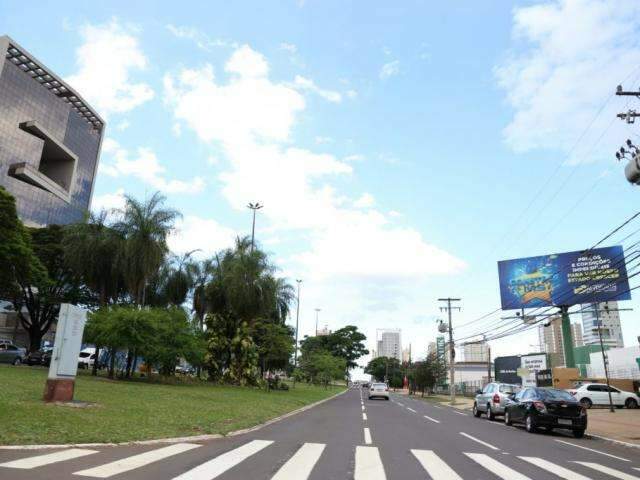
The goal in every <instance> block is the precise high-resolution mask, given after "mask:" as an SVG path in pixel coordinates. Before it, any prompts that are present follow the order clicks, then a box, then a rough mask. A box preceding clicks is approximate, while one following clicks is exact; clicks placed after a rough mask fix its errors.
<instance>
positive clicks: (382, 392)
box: [369, 383, 389, 400]
mask: <svg viewBox="0 0 640 480" xmlns="http://www.w3.org/2000/svg"><path fill="white" fill-rule="evenodd" d="M375 397H378V398H384V399H385V400H389V387H388V386H387V384H386V383H372V384H371V387H370V388H369V400H371V399H372V398H375Z"/></svg>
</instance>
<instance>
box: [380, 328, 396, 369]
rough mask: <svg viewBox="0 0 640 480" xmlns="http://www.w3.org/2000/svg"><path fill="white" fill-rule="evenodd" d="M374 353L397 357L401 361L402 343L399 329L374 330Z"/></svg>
mask: <svg viewBox="0 0 640 480" xmlns="http://www.w3.org/2000/svg"><path fill="white" fill-rule="evenodd" d="M376 345H377V347H378V348H377V349H376V355H377V356H378V357H389V358H397V359H398V361H399V362H402V343H401V331H400V329H379V330H377V331H376Z"/></svg>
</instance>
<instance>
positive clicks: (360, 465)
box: [353, 447, 387, 480]
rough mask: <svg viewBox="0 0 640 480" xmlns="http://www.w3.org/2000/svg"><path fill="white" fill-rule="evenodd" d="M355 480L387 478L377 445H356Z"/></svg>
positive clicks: (384, 479)
mask: <svg viewBox="0 0 640 480" xmlns="http://www.w3.org/2000/svg"><path fill="white" fill-rule="evenodd" d="M353 479H354V480H387V475H386V474H385V473H384V466H383V465H382V460H381V459H380V452H379V451H378V448H377V447H356V468H355V472H354V475H353Z"/></svg>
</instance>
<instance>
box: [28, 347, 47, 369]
mask: <svg viewBox="0 0 640 480" xmlns="http://www.w3.org/2000/svg"><path fill="white" fill-rule="evenodd" d="M52 355H53V348H51V347H45V348H41V349H40V350H36V351H35V352H30V353H29V354H27V356H26V357H25V358H24V363H26V364H27V365H42V366H44V367H48V366H49V365H51V357H52Z"/></svg>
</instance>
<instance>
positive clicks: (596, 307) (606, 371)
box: [593, 303, 616, 413]
mask: <svg viewBox="0 0 640 480" xmlns="http://www.w3.org/2000/svg"><path fill="white" fill-rule="evenodd" d="M593 307H594V310H595V312H596V327H597V329H598V338H599V339H600V351H601V352H602V366H603V367H604V376H605V378H606V380H607V393H608V394H609V411H610V412H611V413H615V411H616V410H615V408H613V399H612V398H611V385H609V367H608V365H607V356H606V354H605V353H604V342H603V341H602V325H601V324H600V304H598V303H594V304H593ZM604 308H605V309H607V310H608V309H609V307H608V306H607V305H605V307H604Z"/></svg>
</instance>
